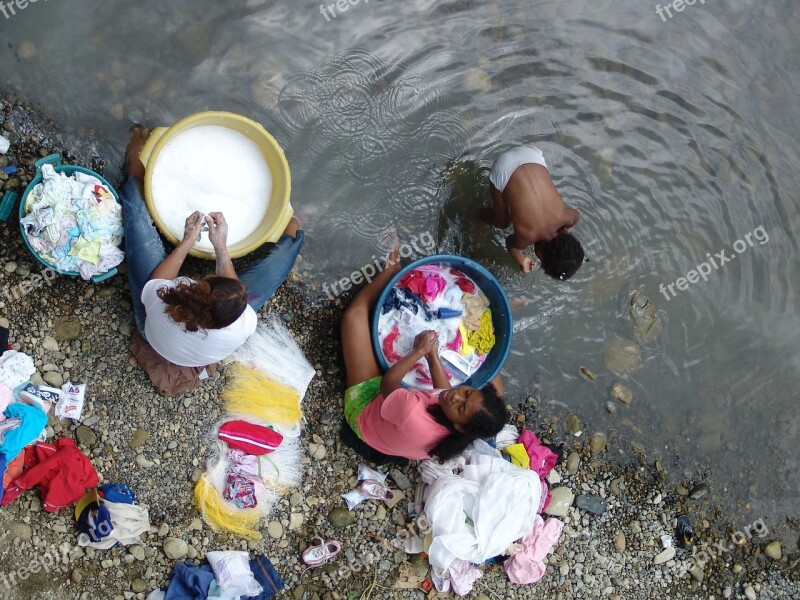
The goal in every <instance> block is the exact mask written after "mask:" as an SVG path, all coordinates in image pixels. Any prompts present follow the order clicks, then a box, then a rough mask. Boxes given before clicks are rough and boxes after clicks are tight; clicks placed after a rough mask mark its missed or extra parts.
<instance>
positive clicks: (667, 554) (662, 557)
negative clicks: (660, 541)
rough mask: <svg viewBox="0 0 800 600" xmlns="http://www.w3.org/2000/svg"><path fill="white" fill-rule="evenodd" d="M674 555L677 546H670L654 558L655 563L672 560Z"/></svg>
mask: <svg viewBox="0 0 800 600" xmlns="http://www.w3.org/2000/svg"><path fill="white" fill-rule="evenodd" d="M674 556H675V548H674V547H673V546H670V547H669V548H667V549H666V550H664V551H663V552H661V553H660V554H658V555H656V557H655V558H654V559H653V564H654V565H660V564H663V563H665V562H667V561H668V560H672V559H673V558H674Z"/></svg>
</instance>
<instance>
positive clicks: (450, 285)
mask: <svg viewBox="0 0 800 600" xmlns="http://www.w3.org/2000/svg"><path fill="white" fill-rule="evenodd" d="M425 330H433V331H435V332H436V333H437V334H438V336H439V348H440V356H441V358H442V362H443V364H444V367H445V373H446V374H447V377H448V379H449V380H450V383H451V384H452V385H460V384H462V383H463V382H464V381H466V380H467V379H468V378H469V377H470V376H472V375H473V374H474V373H475V372H476V371H477V370H478V369H479V368H480V367H481V365H483V363H484V361H485V360H486V356H487V355H488V354H489V352H490V351H491V350H492V348H493V347H494V346H495V343H496V339H495V332H494V325H493V323H492V312H491V309H490V306H489V300H488V298H487V297H486V296H485V295H484V294H483V292H481V290H480V289H479V288H478V286H477V285H476V284H475V282H474V281H473V280H472V279H470V278H469V277H468V276H467V275H465V274H464V273H463V272H461V271H460V270H458V269H456V268H453V267H449V266H445V265H423V266H421V267H417V268H416V269H414V270H412V271H410V272H409V273H406V274H405V275H404V276H403V277H401V278H400V280H399V281H398V283H397V284H396V286H395V287H393V288H392V289H391V290H390V291H389V293H388V294H387V296H386V300H385V301H384V303H383V306H382V307H381V315H380V317H379V321H378V337H379V340H380V343H381V349H382V351H383V355H384V358H385V359H386V361H387V362H388V363H389V365H393V364H395V363H397V362H398V361H399V360H400V359H401V358H402V357H403V356H406V355H407V354H408V353H410V352H411V350H412V349H413V346H414V338H415V337H416V336H417V335H418V334H419V333H421V332H422V331H425ZM403 383H405V384H406V385H407V386H410V387H415V388H420V389H433V380H432V379H431V375H430V370H429V368H428V364H427V362H426V361H425V360H420V361H419V362H417V363H416V364H415V365H414V366H413V367H412V368H411V370H410V371H409V372H408V374H407V375H406V376H405V377H404V378H403Z"/></svg>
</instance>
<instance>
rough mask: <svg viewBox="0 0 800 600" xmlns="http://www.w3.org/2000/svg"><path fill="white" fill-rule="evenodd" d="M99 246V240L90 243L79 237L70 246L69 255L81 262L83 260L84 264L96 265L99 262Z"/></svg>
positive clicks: (100, 244)
mask: <svg viewBox="0 0 800 600" xmlns="http://www.w3.org/2000/svg"><path fill="white" fill-rule="evenodd" d="M100 246H102V243H101V242H100V240H95V241H94V242H90V241H89V240H87V239H86V238H84V237H83V236H81V237H79V238H78V239H77V240H75V243H74V244H72V248H70V250H69V255H70V256H76V257H78V258H80V259H81V260H85V261H86V262H90V263H92V264H93V265H96V264H97V263H98V262H100Z"/></svg>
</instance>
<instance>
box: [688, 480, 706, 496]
mask: <svg viewBox="0 0 800 600" xmlns="http://www.w3.org/2000/svg"><path fill="white" fill-rule="evenodd" d="M708 492H709V488H708V486H707V485H706V484H705V483H701V484H699V485H696V486H694V487H693V488H692V491H691V492H689V498H691V499H692V500H700V498H704V497H706V496H707V495H708Z"/></svg>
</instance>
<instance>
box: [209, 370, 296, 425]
mask: <svg viewBox="0 0 800 600" xmlns="http://www.w3.org/2000/svg"><path fill="white" fill-rule="evenodd" d="M230 373H231V383H230V385H229V386H228V389H227V390H225V392H224V393H223V395H222V399H223V400H224V401H225V410H227V411H228V412H230V413H234V414H238V415H252V416H254V417H257V418H258V419H260V420H262V421H264V422H266V423H271V424H274V425H279V426H283V427H291V426H293V425H296V424H297V422H298V421H300V417H301V414H300V396H298V394H297V392H296V391H295V390H293V389H292V388H289V387H287V386H285V385H283V384H281V383H278V382H276V381H273V380H272V379H270V378H269V377H267V376H266V375H264V374H263V373H262V372H261V371H259V370H257V369H251V368H248V367H246V366H244V365H242V364H241V363H233V364H232V365H231V366H230Z"/></svg>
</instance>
